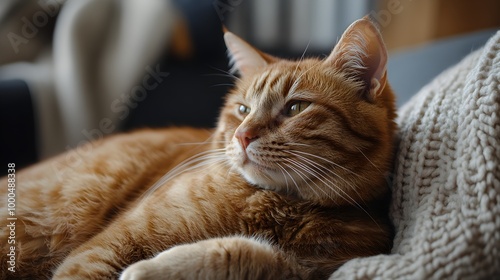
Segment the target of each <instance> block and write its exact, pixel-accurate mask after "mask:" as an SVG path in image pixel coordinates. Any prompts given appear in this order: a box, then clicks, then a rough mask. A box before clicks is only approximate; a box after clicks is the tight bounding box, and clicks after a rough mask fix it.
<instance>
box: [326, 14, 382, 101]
mask: <svg viewBox="0 0 500 280" xmlns="http://www.w3.org/2000/svg"><path fill="white" fill-rule="evenodd" d="M325 63H328V64H330V65H333V66H334V67H336V68H337V69H339V70H341V71H343V72H345V73H348V74H349V75H351V76H353V77H354V78H355V79H357V80H361V81H363V82H364V83H365V85H366V89H367V93H368V96H367V97H368V98H369V99H372V100H373V99H374V98H376V97H377V96H378V95H379V94H380V93H381V92H382V90H383V89H384V87H385V84H386V80H387V77H386V64H387V50H386V48H385V44H384V41H383V40H382V36H381V35H380V32H379V31H378V28H377V27H376V26H375V25H374V24H373V22H372V21H371V20H370V19H369V18H368V17H364V18H362V19H360V20H357V21H355V22H354V23H353V24H351V25H350V26H349V27H348V28H347V30H346V31H345V32H344V34H343V35H342V38H341V39H340V41H339V42H338V43H337V45H336V46H335V48H334V49H333V51H332V53H331V54H330V56H328V58H327V59H326V60H325Z"/></svg>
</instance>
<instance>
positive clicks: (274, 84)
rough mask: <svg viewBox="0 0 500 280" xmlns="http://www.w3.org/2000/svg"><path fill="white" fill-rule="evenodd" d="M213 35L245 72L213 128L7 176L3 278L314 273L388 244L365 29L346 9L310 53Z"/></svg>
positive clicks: (383, 133) (381, 61)
mask: <svg viewBox="0 0 500 280" xmlns="http://www.w3.org/2000/svg"><path fill="white" fill-rule="evenodd" d="M225 40H226V44H227V46H228V49H229V51H230V54H231V58H232V63H233V64H234V69H235V70H237V71H239V72H240V74H241V78H237V81H236V85H235V87H234V89H233V90H232V91H231V92H230V93H229V94H228V96H227V99H226V104H225V106H224V107H223V109H222V111H221V114H220V118H219V122H218V125H217V127H216V128H215V129H214V130H202V129H193V128H170V129H163V130H141V131H136V132H132V133H128V134H121V135H116V136H112V137H109V138H107V139H104V140H102V141H99V142H93V143H89V144H88V145H87V146H85V147H81V148H80V149H77V150H74V151H70V152H68V153H66V154H63V155H60V156H59V157H56V158H54V159H51V160H48V161H45V162H42V163H40V164H37V165H35V166H32V167H30V168H28V169H25V170H22V171H20V172H19V173H18V174H17V182H18V183H17V192H16V195H17V198H18V204H17V208H16V215H17V218H18V220H17V224H16V225H17V227H16V243H15V246H16V266H15V267H16V272H15V273H11V272H9V271H8V270H7V260H8V259H7V258H6V256H7V253H8V252H9V246H8V245H5V244H6V242H5V241H6V240H7V238H8V235H9V232H8V230H6V228H5V227H2V229H1V231H0V240H2V243H1V244H2V247H1V257H0V259H1V263H0V268H1V272H0V273H1V274H0V276H1V278H2V279H5V278H9V279H15V278H18V279H23V278H33V279H43V278H51V277H53V279H116V278H119V277H121V279H161V278H166V279H197V278H198V279H199V278H203V279H288V278H296V279H325V278H328V276H329V275H330V274H331V273H332V272H333V271H334V270H335V269H336V268H338V267H339V266H340V265H342V264H343V263H344V262H346V261H348V260H349V259H352V258H356V257H363V256H370V255H375V254H382V253H388V252H389V251H390V248H391V245H392V241H391V240H392V231H391V225H390V221H389V219H388V217H387V207H388V200H387V199H388V196H389V190H388V183H387V181H386V176H387V175H388V172H389V170H390V166H391V159H392V149H393V145H394V133H395V130H396V125H395V123H394V119H395V105H394V95H393V93H392V91H391V89H390V87H389V85H388V84H387V82H386V70H385V64H386V60H387V54H386V50H385V47H384V44H383V42H382V40H381V38H380V34H379V33H378V31H377V29H376V28H375V27H374V26H373V24H372V23H371V22H370V21H369V20H368V19H366V18H364V19H361V20H359V21H356V22H355V23H353V24H352V25H351V26H350V27H349V28H348V30H347V31H346V32H345V33H344V35H343V37H342V38H341V40H340V41H339V43H338V44H337V46H336V47H335V48H334V50H333V51H332V53H331V54H330V56H329V57H327V58H326V59H322V60H321V59H314V58H311V59H301V60H299V61H288V60H283V59H278V58H275V57H272V56H270V55H267V54H264V53H262V52H260V51H258V50H257V49H255V48H253V47H251V46H250V45H249V44H248V43H246V42H244V41H243V40H241V39H240V38H238V37H236V36H235V35H234V34H232V33H229V32H226V34H225ZM6 182H7V180H6V178H3V179H1V183H0V186H1V189H0V192H1V194H2V197H6V190H7V186H6ZM2 205H3V204H2ZM6 214H7V210H6V207H4V206H2V207H1V208H0V220H2V221H6V216H5V215H6Z"/></svg>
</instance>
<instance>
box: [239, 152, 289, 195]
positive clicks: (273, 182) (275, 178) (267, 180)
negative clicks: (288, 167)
mask: <svg viewBox="0 0 500 280" xmlns="http://www.w3.org/2000/svg"><path fill="white" fill-rule="evenodd" d="M238 169H239V172H240V173H241V175H242V176H243V177H244V178H245V180H246V181H247V182H249V183H250V184H252V185H255V186H257V187H259V188H262V189H266V190H273V191H279V192H281V191H282V190H283V188H284V187H286V181H285V177H284V176H283V174H282V173H280V171H279V170H276V169H274V168H271V167H268V166H265V165H262V164H259V163H257V162H254V161H251V160H247V161H245V162H244V163H243V165H242V166H241V167H240V168H238Z"/></svg>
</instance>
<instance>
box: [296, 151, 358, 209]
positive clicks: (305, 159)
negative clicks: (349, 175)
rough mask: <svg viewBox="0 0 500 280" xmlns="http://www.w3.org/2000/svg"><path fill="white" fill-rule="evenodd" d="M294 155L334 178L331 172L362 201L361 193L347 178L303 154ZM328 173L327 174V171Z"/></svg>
mask: <svg viewBox="0 0 500 280" xmlns="http://www.w3.org/2000/svg"><path fill="white" fill-rule="evenodd" d="M295 156H296V157H298V158H300V159H302V160H303V161H306V162H308V163H309V164H311V165H313V166H315V167H316V168H317V169H318V170H320V171H321V172H322V173H323V174H324V175H325V176H328V177H329V178H330V179H332V180H334V178H332V177H331V176H332V175H330V174H333V175H334V176H335V177H336V178H338V179H340V180H341V181H342V182H344V183H345V184H347V186H349V187H350V188H351V189H352V190H353V191H354V192H355V193H356V194H357V195H358V197H359V198H360V199H361V201H362V202H363V203H364V201H363V198H362V197H361V195H360V194H359V192H358V190H357V188H356V186H354V184H353V183H352V182H350V181H348V180H346V179H345V178H344V177H343V176H340V175H339V174H337V173H335V172H334V171H333V170H330V169H329V168H327V167H325V166H323V165H321V164H319V163H317V162H315V161H313V160H311V159H309V158H307V157H304V156H301V155H295ZM327 172H328V173H330V174H328V173H327Z"/></svg>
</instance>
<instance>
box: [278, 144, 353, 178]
mask: <svg viewBox="0 0 500 280" xmlns="http://www.w3.org/2000/svg"><path fill="white" fill-rule="evenodd" d="M284 152H287V153H290V154H293V155H295V156H298V155H297V153H298V154H303V155H306V156H310V157H314V158H317V159H320V160H323V161H325V162H327V163H330V164H332V165H334V166H336V167H338V168H340V169H342V170H344V171H347V172H349V173H351V174H353V175H355V176H358V177H361V176H360V175H358V174H356V172H354V171H352V170H350V169H348V168H346V167H344V166H342V165H340V164H338V163H336V162H333V161H331V160H329V159H327V158H324V157H322V156H318V155H315V154H311V153H308V152H303V151H297V150H293V151H292V150H289V151H284Z"/></svg>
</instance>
